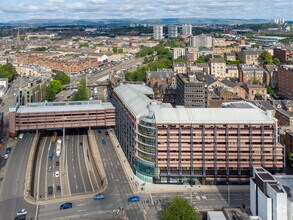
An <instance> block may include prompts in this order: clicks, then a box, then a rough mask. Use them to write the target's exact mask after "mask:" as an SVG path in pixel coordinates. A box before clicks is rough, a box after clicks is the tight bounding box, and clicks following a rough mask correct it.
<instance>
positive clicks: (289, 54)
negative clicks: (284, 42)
mask: <svg viewBox="0 0 293 220" xmlns="http://www.w3.org/2000/svg"><path fill="white" fill-rule="evenodd" d="M274 57H276V58H278V59H279V60H280V61H281V63H287V62H288V61H290V60H291V61H293V47H292V46H287V47H281V48H274Z"/></svg>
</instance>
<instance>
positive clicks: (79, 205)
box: [76, 203, 87, 207]
mask: <svg viewBox="0 0 293 220" xmlns="http://www.w3.org/2000/svg"><path fill="white" fill-rule="evenodd" d="M86 205H87V204H84V203H83V204H78V205H76V206H78V207H81V206H86Z"/></svg>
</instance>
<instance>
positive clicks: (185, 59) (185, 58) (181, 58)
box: [174, 56, 187, 63]
mask: <svg viewBox="0 0 293 220" xmlns="http://www.w3.org/2000/svg"><path fill="white" fill-rule="evenodd" d="M174 62H175V63H186V62H187V56H184V57H178V58H177V59H175V60H174Z"/></svg>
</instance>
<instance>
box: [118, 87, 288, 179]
mask: <svg viewBox="0 0 293 220" xmlns="http://www.w3.org/2000/svg"><path fill="white" fill-rule="evenodd" d="M112 99H113V104H114V105H115V107H116V135H117V138H118V140H119V142H120V144H121V147H122V149H123V151H124V153H125V155H126V157H127V159H128V161H129V162H130V164H131V166H132V168H133V170H134V172H135V174H136V176H138V177H139V178H140V179H142V180H143V181H146V182H151V183H177V184H178V183H185V182H189V183H198V182H201V183H203V184H208V183H210V184H216V183H220V182H225V181H227V180H229V181H232V182H237V183H240V182H248V181H249V177H250V175H251V174H252V167H253V166H263V167H266V168H268V169H269V170H270V171H272V172H280V171H281V170H282V169H283V166H284V164H283V159H284V158H283V157H284V152H283V146H282V145H280V144H279V143H278V142H277V140H278V132H277V131H278V126H277V122H276V120H275V119H274V118H272V117H271V116H270V115H267V114H266V113H265V112H263V111H261V110H260V109H258V108H233V109H231V108H220V109H213V108H208V109H207V108H184V107H182V108H173V107H172V106H171V105H168V104H165V103H160V102H158V101H154V100H151V99H149V98H148V97H146V96H145V95H144V94H143V92H142V91H139V90H135V89H134V88H132V87H131V86H129V85H121V86H119V87H116V88H115V89H114V93H113V98H112Z"/></svg>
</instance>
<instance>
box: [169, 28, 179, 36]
mask: <svg viewBox="0 0 293 220" xmlns="http://www.w3.org/2000/svg"><path fill="white" fill-rule="evenodd" d="M174 37H178V27H177V26H176V25H168V38H174Z"/></svg>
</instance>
